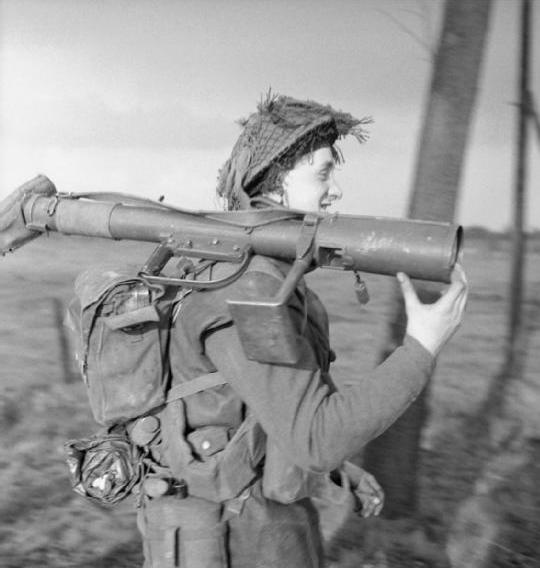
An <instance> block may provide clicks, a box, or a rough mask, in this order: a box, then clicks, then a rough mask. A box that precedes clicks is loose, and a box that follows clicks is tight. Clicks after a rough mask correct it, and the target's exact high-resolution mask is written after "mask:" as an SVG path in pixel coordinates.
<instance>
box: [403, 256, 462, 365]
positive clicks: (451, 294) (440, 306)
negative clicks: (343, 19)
mask: <svg viewBox="0 0 540 568" xmlns="http://www.w3.org/2000/svg"><path fill="white" fill-rule="evenodd" d="M397 278H398V280H399V283H400V284H401V290H402V292H403V299H404V301H405V310H406V312H407V334H408V335H410V336H411V337H414V338H415V339H416V340H417V341H419V342H420V343H421V344H422V345H423V346H424V347H425V348H426V349H427V350H428V351H429V352H430V353H431V354H432V355H433V356H436V355H437V354H438V353H439V351H440V350H441V349H442V348H443V346H444V345H445V344H446V343H447V341H448V340H449V339H450V338H451V337H452V335H454V333H455V332H456V330H457V329H458V327H459V325H460V323H461V320H462V318H463V311H464V309H465V304H466V303H467V294H468V288H467V278H466V276H465V272H464V270H463V268H462V267H461V265H460V264H456V266H455V268H454V270H453V272H452V275H451V284H450V286H449V287H448V288H447V290H446V291H445V292H444V293H443V294H442V295H441V297H440V298H439V299H438V300H437V301H436V302H435V303H434V304H423V303H422V302H421V301H420V300H419V299H418V296H417V294H416V291H415V289H414V287H413V285H412V283H411V281H410V279H409V277H408V276H407V275H406V274H403V273H402V272H400V273H398V275H397Z"/></svg>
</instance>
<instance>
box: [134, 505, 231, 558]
mask: <svg viewBox="0 0 540 568" xmlns="http://www.w3.org/2000/svg"><path fill="white" fill-rule="evenodd" d="M137 525H138V527H139V531H140V532H141V534H142V536H143V545H144V557H145V564H144V568H177V567H178V566H181V567H182V568H227V567H228V565H229V563H228V554H227V549H226V532H227V523H226V522H224V521H222V515H221V506H220V505H219V504H216V503H211V502H209V501H205V500H203V499H194V498H191V497H188V498H186V499H176V498H175V497H172V496H169V497H163V498H161V499H152V500H145V502H144V504H143V506H142V507H141V508H140V509H139V511H138V517H137Z"/></svg>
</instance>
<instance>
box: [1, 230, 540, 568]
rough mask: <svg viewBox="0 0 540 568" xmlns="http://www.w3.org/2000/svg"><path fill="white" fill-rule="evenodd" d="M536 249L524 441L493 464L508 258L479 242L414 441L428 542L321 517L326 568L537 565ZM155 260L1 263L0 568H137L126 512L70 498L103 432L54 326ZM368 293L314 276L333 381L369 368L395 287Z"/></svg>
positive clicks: (20, 256) (67, 245)
mask: <svg viewBox="0 0 540 568" xmlns="http://www.w3.org/2000/svg"><path fill="white" fill-rule="evenodd" d="M533 244H535V247H531V248H536V250H532V251H531V252H530V254H529V257H528V263H527V294H526V301H525V306H524V307H525V310H524V311H525V316H526V325H527V330H528V333H527V336H526V339H527V343H526V346H525V347H526V350H527V357H526V359H525V360H524V363H523V367H522V372H521V373H520V376H519V377H518V379H517V380H515V381H514V382H513V383H512V384H511V385H509V388H508V396H507V397H506V406H505V408H506V411H507V415H508V417H509V418H508V419H507V420H504V421H498V422H497V424H499V425H500V428H499V429H500V432H501V433H502V434H501V436H502V435H503V434H505V433H506V432H508V431H510V430H511V429H512V427H514V426H518V427H519V435H518V436H516V437H515V438H514V439H513V441H511V443H508V444H506V445H502V444H499V446H498V448H499V449H498V450H496V451H493V447H494V446H493V440H494V436H495V437H497V429H496V428H495V430H493V429H492V430H490V431H489V432H488V431H487V430H486V429H485V428H484V429H483V426H485V424H484V425H483V423H482V421H479V420H478V413H479V412H480V411H482V412H486V409H485V408H483V406H482V403H483V401H484V400H485V398H486V396H487V394H488V392H489V389H490V386H491V385H492V384H493V380H494V378H495V377H496V376H497V375H498V374H499V373H500V370H501V366H502V364H503V347H504V338H505V325H506V318H507V314H506V312H507V300H506V298H507V294H508V274H509V252H508V247H507V243H505V242H504V241H497V242H494V241H489V240H485V239H484V240H475V241H473V242H470V243H468V245H467V250H466V255H465V266H466V269H467V272H468V275H469V279H470V283H471V294H470V301H469V306H468V310H467V316H466V320H465V322H464V325H463V326H462V328H461V329H460V331H459V332H458V334H457V335H456V336H455V338H454V339H453V340H452V342H451V344H450V345H449V346H448V348H447V349H446V351H445V352H444V353H443V354H442V355H441V357H440V360H439V363H438V368H437V373H436V376H435V379H434V381H433V384H432V386H431V392H430V409H431V415H430V419H429V424H428V426H427V428H426V430H425V432H424V436H423V442H422V471H421V478H420V485H421V496H422V512H421V513H422V521H423V524H424V526H427V527H428V529H429V530H428V531H427V533H420V532H418V531H416V532H415V529H411V527H410V526H409V525H407V524H406V523H405V524H403V523H402V524H399V522H395V523H393V524H392V523H389V522H387V523H385V522H377V521H375V522H373V523H372V522H371V521H370V523H369V527H371V530H370V531H366V527H367V526H368V524H367V523H365V522H362V521H360V520H358V519H355V518H352V517H346V515H344V514H343V512H341V511H336V510H333V509H329V508H324V507H323V508H322V520H323V528H324V531H325V535H326V536H327V537H328V540H329V545H328V550H329V552H328V554H329V557H330V559H331V565H332V566H333V567H338V566H339V567H341V568H353V567H360V566H373V567H374V566H378V567H379V568H383V567H384V566H390V567H393V566H400V567H401V566H404V567H409V566H411V567H412V566H431V565H432V566H444V565H445V563H447V554H450V557H451V558H452V559H454V565H455V566H458V565H459V566H477V565H478V564H472V563H471V562H472V561H473V560H474V558H476V557H478V558H480V557H481V553H483V554H484V556H485V557H487V558H489V560H488V561H487V562H488V563H487V564H485V565H486V566H499V567H502V566H522V567H527V568H530V567H535V566H536V567H538V566H540V551H538V547H539V544H540V486H539V483H538V480H539V479H540V459H539V458H540V444H539V443H538V441H537V440H538V439H540V251H539V250H538V246H536V245H537V243H533ZM151 249H152V247H151V246H148V245H141V244H137V243H117V242H111V241H102V240H99V239H96V240H84V239H82V238H66V237H63V238H62V237H59V236H56V235H52V236H50V237H49V238H43V237H42V238H41V239H39V240H37V241H34V242H32V243H30V244H29V245H27V246H26V247H25V248H23V249H21V250H20V251H18V252H17V253H16V254H14V255H8V256H6V257H4V258H0V283H1V286H0V314H1V325H0V361H1V366H0V379H1V384H2V388H1V391H0V428H1V430H0V431H1V432H2V440H1V442H2V443H1V445H0V487H1V491H0V566H1V567H3V568H23V567H24V568H34V567H35V568H37V567H54V568H63V567H80V568H90V567H93V568H101V567H102V568H109V567H110V568H113V567H115V568H116V567H117V568H122V567H128V566H130V567H131V566H137V565H139V564H140V562H141V553H140V545H139V542H138V537H137V533H136V530H135V526H134V517H133V505H132V504H131V503H127V504H123V505H121V506H119V507H118V508H116V509H113V510H108V509H101V508H99V507H96V506H93V505H90V504H88V503H86V502H85V501H83V500H82V498H80V497H78V496H77V495H75V494H74V493H72V491H71V489H70V487H69V483H68V480H67V471H66V467H65V465H64V461H63V452H62V448H63V443H64V442H65V441H66V440H67V439H70V438H74V437H81V436H84V435H87V434H89V433H92V432H93V431H95V430H97V427H96V426H95V425H94V424H93V422H92V419H91V416H90V412H89V410H88V407H87V403H86V398H85V397H86V394H85V392H84V389H83V386H82V384H81V382H80V381H79V379H78V377H77V374H76V369H75V365H74V363H71V362H69V359H67V353H68V352H69V350H70V346H69V344H66V342H65V336H64V334H63V333H62V332H61V330H60V323H61V314H62V312H63V311H64V309H65V306H66V304H67V302H68V300H69V298H70V297H71V290H72V283H73V279H74V277H75V275H76V274H77V273H78V272H79V271H80V270H82V269H83V268H84V267H85V266H87V265H89V264H98V263H103V262H109V261H110V262H115V263H118V262H135V263H142V261H143V260H145V258H146V256H147V255H148V253H149V252H150V250H151ZM366 280H367V283H368V287H369V289H370V293H371V297H372V300H371V302H370V303H369V304H368V305H367V306H366V307H360V306H359V304H357V303H356V300H355V297H354V292H353V289H352V277H351V275H350V274H342V273H336V272H332V271H323V270H318V271H316V272H315V273H314V274H312V275H310V276H309V281H310V283H311V285H312V286H313V287H314V288H315V290H316V291H317V292H318V293H319V295H320V296H321V297H322V298H323V300H324V301H325V303H326V305H327V307H328V310H329V313H330V316H331V322H332V343H333V347H334V349H335V350H336V351H337V352H338V360H337V361H336V364H335V370H334V376H335V378H336V380H337V382H339V380H341V378H346V377H350V376H352V375H354V374H356V373H359V372H362V371H365V370H368V369H369V368H371V367H372V366H373V365H374V364H375V360H376V355H377V350H378V347H379V345H380V342H381V337H382V332H383V329H384V322H385V320H386V318H387V316H388V314H389V312H390V307H389V306H388V302H387V298H388V294H389V291H390V288H391V286H392V279H390V278H386V277H379V276H368V277H367V278H366ZM482 409H483V410H482ZM487 410H489V409H487ZM535 440H536V441H535ZM490 441H491V445H490ZM495 447H496V446H495ZM426 534H427V535H428V538H427V540H426V536H425V535H426ZM374 535H375V536H374ZM377 535H378V536H377ZM381 535H387V536H388V535H390V536H388V538H389V539H390V540H391V541H392V546H393V548H392V551H393V555H389V556H385V557H381V556H380V554H379V556H377V546H378V545H377V542H378V540H377V539H381V538H383V536H381ZM374 551H375V552H374ZM372 552H374V554H373V555H372V556H369V555H370V554H371V553H372ZM368 557H369V558H368Z"/></svg>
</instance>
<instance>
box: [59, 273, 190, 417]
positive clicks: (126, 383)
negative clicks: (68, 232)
mask: <svg viewBox="0 0 540 568" xmlns="http://www.w3.org/2000/svg"><path fill="white" fill-rule="evenodd" d="M134 274H136V272H135V270H133V269H129V268H125V269H121V270H118V269H103V268H101V269H90V270H86V271H84V272H83V273H81V274H80V275H79V276H78V277H77V279H76V281H75V299H74V300H73V301H72V302H71V304H70V305H69V308H68V314H67V318H66V325H67V326H68V328H69V329H70V330H71V331H72V332H73V335H74V336H75V357H76V359H77V361H78V364H79V369H80V372H81V375H82V377H83V380H84V383H85V385H86V388H87V392H88V399H89V402H90V408H91V410H92V414H93V416H94V419H95V420H96V422H98V423H99V424H101V425H103V426H106V427H112V426H114V425H115V424H119V423H124V422H127V421H129V420H131V419H133V418H137V417H139V416H141V415H144V414H146V413H147V412H149V411H150V410H151V409H153V408H156V407H158V406H160V405H162V404H164V403H165V401H166V392H167V389H168V382H169V363H168V356H167V348H168V341H169V329H170V325H171V321H172V317H173V309H174V306H175V305H179V303H180V302H181V300H182V298H183V297H185V296H186V295H187V294H188V293H189V290H184V289H178V288H172V287H151V286H149V285H147V284H146V282H144V281H143V280H142V278H140V277H138V276H134Z"/></svg>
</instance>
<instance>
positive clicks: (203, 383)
mask: <svg viewBox="0 0 540 568" xmlns="http://www.w3.org/2000/svg"><path fill="white" fill-rule="evenodd" d="M225 384H227V381H226V380H225V378H224V377H223V376H222V375H221V374H220V373H208V374H207V375H201V376H200V377H197V378H196V379H192V380H191V381H187V382H185V383H181V384H179V385H176V386H174V387H171V388H170V389H169V392H168V393H167V402H171V401H173V400H178V399H179V398H185V397H186V396H190V395H192V394H196V393H198V392H201V391H204V390H207V389H211V388H212V387H217V386H219V385H225Z"/></svg>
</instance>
